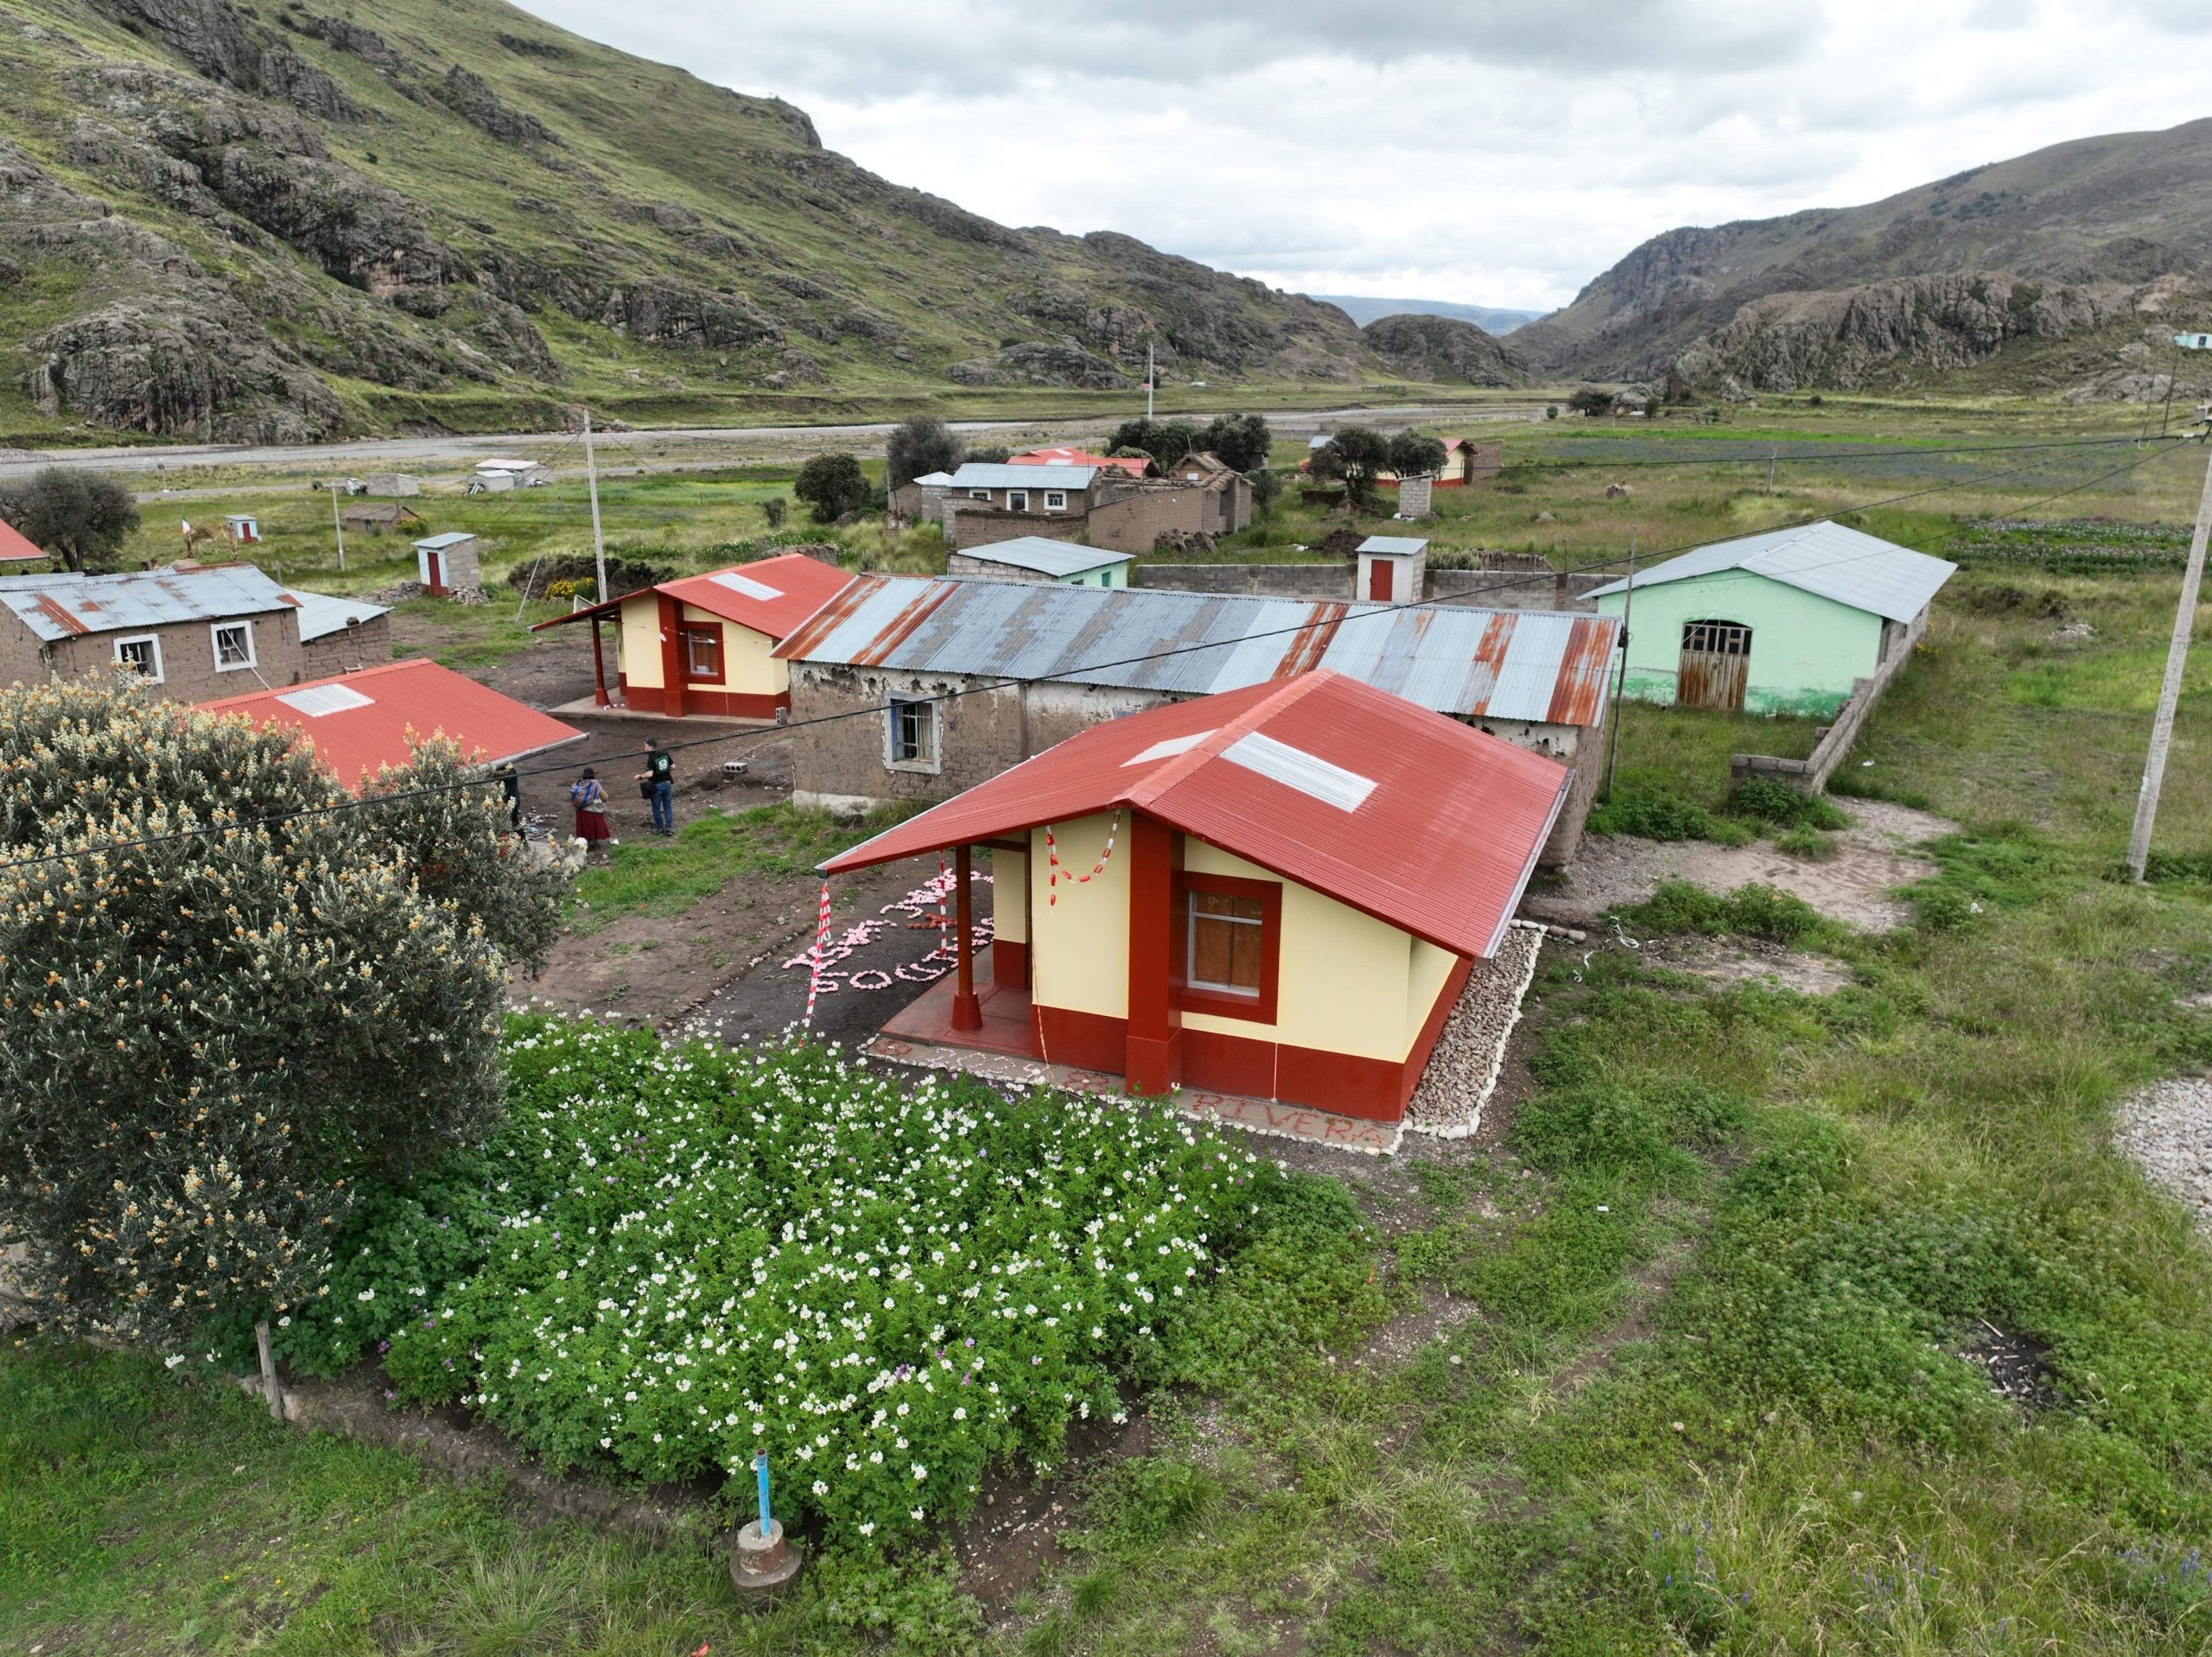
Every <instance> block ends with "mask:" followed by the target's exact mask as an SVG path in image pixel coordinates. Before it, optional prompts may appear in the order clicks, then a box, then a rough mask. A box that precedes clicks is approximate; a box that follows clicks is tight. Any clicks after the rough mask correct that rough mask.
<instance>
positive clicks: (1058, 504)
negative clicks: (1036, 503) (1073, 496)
mask: <svg viewBox="0 0 2212 1657" xmlns="http://www.w3.org/2000/svg"><path fill="white" fill-rule="evenodd" d="M1067 509H1068V492H1067V491H1066V490H1065V489H1047V490H1046V492H1045V510H1046V511H1048V512H1065V511H1067Z"/></svg>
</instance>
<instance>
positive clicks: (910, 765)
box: [776, 575, 1620, 867]
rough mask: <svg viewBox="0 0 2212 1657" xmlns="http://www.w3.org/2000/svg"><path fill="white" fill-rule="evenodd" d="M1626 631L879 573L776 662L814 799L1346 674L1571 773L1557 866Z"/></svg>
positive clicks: (795, 766) (1556, 837)
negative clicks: (787, 684) (1227, 695)
mask: <svg viewBox="0 0 2212 1657" xmlns="http://www.w3.org/2000/svg"><path fill="white" fill-rule="evenodd" d="M1619 640H1620V627H1619V624H1618V623H1617V622H1615V621H1612V620H1611V619H1607V618H1605V617H1602V616H1596V615H1590V614H1560V613H1549V612H1544V611H1490V610H1477V609H1471V608H1466V607H1463V606H1458V605H1449V604H1446V605H1435V606H1424V607H1421V608H1402V607H1394V606H1384V605H1374V604H1358V603H1347V602H1345V601H1344V600H1335V599H1271V598H1253V597H1243V596H1236V595H1230V594H1216V593H1181V592H1172V591H1165V590H1158V589H1147V588H1141V587H1139V588H1107V587H1071V586H1062V585H1059V584H1058V583H1039V584H1016V583H1012V582H1006V581H974V580H969V579H964V578H944V579H938V580H929V579H925V578H919V577H914V576H887V575H862V576H859V577H857V578H855V580H854V581H853V583H852V585H851V586H850V587H847V588H846V589H845V590H844V592H843V593H842V594H840V595H839V596H838V597H837V599H836V600H834V601H833V602H831V603H829V604H828V605H826V606H824V607H823V609H822V610H820V611H819V612H818V613H816V614H815V615H814V616H813V617H812V618H811V619H809V620H808V621H807V622H806V623H805V625H803V626H800V627H798V628H797V629H796V630H795V631H794V632H792V633H791V636H790V637H789V638H786V639H785V641H784V642H783V644H780V645H779V646H778V647H777V651H776V654H777V656H778V657H779V658H781V659H782V660H783V661H785V662H786V663H788V664H789V666H790V670H791V718H792V721H793V722H794V725H795V726H796V727H797V728H796V730H795V732H794V734H793V740H792V749H791V764H792V784H793V787H794V790H795V797H796V798H797V800H798V803H800V804H801V805H808V806H816V807H820V808H823V809H829V810H834V811H839V812H854V813H856V812H860V811H863V810H866V809H868V808H870V807H872V806H874V805H877V804H881V803H890V802H906V801H938V800H945V799H949V798H950V797H952V796H954V795H956V794H957V793H960V792H962V791H963V790H966V789H969V788H974V787H976V786H977V785H978V784H982V783H985V782H988V780H989V779H990V778H993V777H995V776H997V775H998V774H999V773H1000V772H1001V771H1007V770H1008V769H1010V768H1012V767H1013V766H1014V765H1020V764H1021V763H1022V762H1023V761H1024V760H1027V759H1030V758H1032V757H1033V756H1034V755H1036V754H1038V753H1040V752H1043V751H1044V750H1045V749H1046V748H1048V747H1050V746H1052V745H1053V744H1054V743H1056V742H1059V741H1062V740H1065V739H1066V738H1068V737H1070V736H1072V735H1074V734H1075V733H1077V732H1079V731H1082V730H1084V729H1087V728H1088V727H1090V726H1093V725H1096V724H1099V723H1101V722H1103V721H1109V720H1112V719H1115V718H1117V717H1119V716H1120V715H1122V714H1130V713H1135V712H1137V711H1140V710H1141V709H1145V708H1154V707H1157V706H1158V705H1160V703H1162V702H1177V701H1182V700H1185V699H1188V698H1190V697H1193V696H1204V695H1216V694H1219V693H1222V692H1225V691H1229V690H1236V689H1244V688H1246V687H1249V686H1251V685H1255V684H1260V683H1265V682H1270V681H1274V680H1279V679H1286V678H1292V677H1294V676H1298V675H1300V674H1302V673H1306V672H1311V671H1313V670H1315V669H1319V668H1328V669H1332V670H1335V671H1338V672H1340V673H1343V674H1344V675H1346V676H1349V677H1351V678H1355V679H1357V680H1359V681H1361V682H1363V683H1366V684H1369V685H1372V686H1374V687H1376V689H1382V690H1385V691H1389V692H1391V693H1393V694H1395V695H1398V696H1400V697H1402V698H1404V699H1405V700H1407V701H1408V702H1412V703H1414V705H1415V706H1417V707H1420V708H1426V709H1427V710H1429V711H1431V712H1433V713H1439V714H1446V715H1447V716H1449V717H1451V718H1452V719H1455V720H1457V721H1459V722H1461V723H1462V724H1465V725H1469V726H1472V727H1476V728H1478V729H1480V730H1482V731H1484V732H1486V733H1490V734H1491V735H1494V736H1497V737H1500V738H1503V740H1506V741H1508V742H1510V743H1512V744H1514V745H1515V746H1518V747H1522V748H1525V749H1527V750H1529V752H1534V753H1539V754H1541V755H1543V756H1544V757H1546V758H1547V759H1554V760H1557V761H1559V762H1560V763H1561V764H1563V765H1568V766H1570V767H1572V768H1573V784H1572V787H1571V789H1570V791H1569V793H1568V796H1567V802H1566V804H1565V806H1564V807H1563V808H1562V809H1561V810H1560V814H1559V819H1558V822H1556V824H1555V825H1554V828H1553V833H1552V837H1551V839H1550V840H1549V841H1548V842H1547V844H1546V846H1545V848H1544V861H1545V862H1546V863H1547V864H1548V865H1550V866H1554V867H1557V866H1560V865H1563V864H1565V863H1567V861H1569V860H1572V859H1573V855H1574V853H1575V850H1576V848H1577V847H1578V846H1579V845H1580V840H1581V832H1582V822H1583V819H1584V817H1585V816H1586V815H1587V813H1588V811H1589V809H1590V805H1591V803H1592V799H1593V798H1594V796H1595V792H1596V789H1597V784H1598V778H1599V771H1600V766H1599V764H1598V763H1597V761H1598V759H1599V755H1600V753H1601V752H1602V746H1603V745H1602V743H1601V741H1600V740H1599V739H1600V736H1601V734H1602V732H1603V729H1604V725H1605V711H1606V702H1605V691H1606V686H1607V681H1608V676H1609V674H1610V671H1611V666H1612V662H1613V656H1614V652H1615V651H1616V650H1617V649H1618V644H1619ZM833 714H835V715H843V716H844V717H840V718H836V719H829V720H827V721H826V722H816V721H824V720H825V716H828V715H833Z"/></svg>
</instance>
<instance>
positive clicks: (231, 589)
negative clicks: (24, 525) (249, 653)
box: [0, 564, 293, 644]
mask: <svg viewBox="0 0 2212 1657" xmlns="http://www.w3.org/2000/svg"><path fill="white" fill-rule="evenodd" d="M292 603H293V600H292V598H291V596H290V595H289V594H287V593H286V592H285V591H284V589H283V587H279V586H277V583H276V582H275V581H271V580H270V579H269V577H268V576H266V575H263V574H262V573H261V571H259V570H258V569H257V568H254V567H253V566H252V565H251V564H214V565H210V566H207V568H200V569H144V570H127V571H124V572H123V573H122V574H120V575H68V574H60V575H9V576H4V577H0V605H4V606H6V607H7V608H8V609H10V610H11V611H13V612H14V613H15V615H16V619H17V620H18V621H21V622H22V624H23V625H25V626H26V627H29V629H30V630H31V632H33V633H35V634H36V635H37V636H38V638H41V640H43V641H45V642H46V643H48V644H53V643H54V642H55V641H56V640H59V639H63V638H74V637H77V636H79V635H82V634H85V633H112V632H124V631H126V630H128V629H130V628H133V627H159V626H162V625H166V624H168V623H169V622H174V621H217V620H222V619H227V618H229V617H231V616H258V615H266V614H268V613H270V611H272V610H289V609H290V608H291V607H292Z"/></svg>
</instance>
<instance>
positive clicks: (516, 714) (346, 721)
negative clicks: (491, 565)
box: [200, 657, 583, 789]
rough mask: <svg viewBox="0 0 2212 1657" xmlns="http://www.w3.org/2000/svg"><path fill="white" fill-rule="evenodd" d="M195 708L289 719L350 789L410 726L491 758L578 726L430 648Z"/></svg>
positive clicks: (490, 761)
mask: <svg viewBox="0 0 2212 1657" xmlns="http://www.w3.org/2000/svg"><path fill="white" fill-rule="evenodd" d="M200 710H201V711H202V712H203V713H209V714H247V715H249V716H250V717H251V718H252V719H254V720H256V721H258V722H259V723H261V724H263V725H285V726H289V727H292V728H293V729H294V730H296V731H298V732H299V733H301V734H302V735H303V736H304V737H306V738H307V739H308V741H309V742H311V743H313V744H314V745H315V754H316V756H317V757H318V758H319V759H321V760H322V762H323V763H324V764H325V765H328V766H329V767H330V770H331V771H332V773H333V774H334V775H335V776H336V777H337V778H338V780H339V782H340V783H341V784H344V785H345V786H346V788H349V789H359V787H360V786H361V784H363V783H365V782H368V781H372V780H373V779H374V778H375V777H376V774H377V773H378V771H381V770H383V769H384V767H385V766H386V765H395V766H397V765H405V764H406V763H407V762H408V759H410V756H411V754H412V752H413V749H412V747H411V746H410V742H409V738H410V736H411V737H413V738H414V739H415V740H417V741H420V740H426V739H428V738H429V737H432V736H446V737H450V738H452V739H453V740H454V741H455V742H458V743H459V744H460V745H461V748H462V751H463V752H466V753H467V754H469V755H470V756H471V757H473V758H474V759H477V760H479V761H480V763H483V764H486V765H496V764H497V763H499V761H500V760H502V759H520V758H522V756H523V755H524V754H526V753H536V752H538V751H539V750H541V749H544V748H551V747H557V746H560V745H561V744H562V743H563V742H573V741H575V740H577V739H578V738H579V737H581V736H582V735H583V733H582V731H579V730H577V729H576V728H575V727H574V726H572V725H563V723H562V722H561V721H559V720H557V719H555V718H553V717H552V716H551V715H550V714H541V713H539V712H538V711H537V709H536V708H528V707H525V706H524V705H523V704H522V703H521V702H516V701H514V700H513V699H512V698H511V697H507V696H502V695H500V694H499V692H498V691H496V690H493V689H491V688H490V687H489V686H487V685H481V684H479V683H477V682H476V681H475V680H474V679H471V678H469V677H467V676H465V675H463V674H459V673H455V672H454V670H452V669H450V668H443V667H440V666H439V665H438V664H437V663H435V662H433V661H431V660H430V659H429V657H414V658H413V659H411V660H410V661H405V662H390V663H384V664H383V665H381V666H378V667H372V668H363V669H362V670H360V671H359V672H358V673H340V674H336V675H334V676H332V677H330V678H327V679H314V680H310V681H309V682H307V683H305V684H300V685H288V686H285V687H284V688H283V689H277V690H261V691H256V692H255V693H254V694H253V695H250V696H226V697H225V698H223V699H222V700H221V701H219V702H201V703H200Z"/></svg>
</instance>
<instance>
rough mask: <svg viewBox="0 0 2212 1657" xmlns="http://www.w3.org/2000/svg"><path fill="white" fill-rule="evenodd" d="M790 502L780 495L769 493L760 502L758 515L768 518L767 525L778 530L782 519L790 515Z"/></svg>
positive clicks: (781, 525) (781, 526)
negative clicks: (769, 494)
mask: <svg viewBox="0 0 2212 1657" xmlns="http://www.w3.org/2000/svg"><path fill="white" fill-rule="evenodd" d="M790 515H791V502H789V501H787V500H785V498H783V497H782V496H781V495H771V496H769V497H768V498H767V499H766V500H764V501H762V502H761V503H760V516H761V517H765V518H766V519H767V520H768V527H769V528H770V529H772V530H780V529H782V528H783V527H784V519H785V517H789V516H790Z"/></svg>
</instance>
